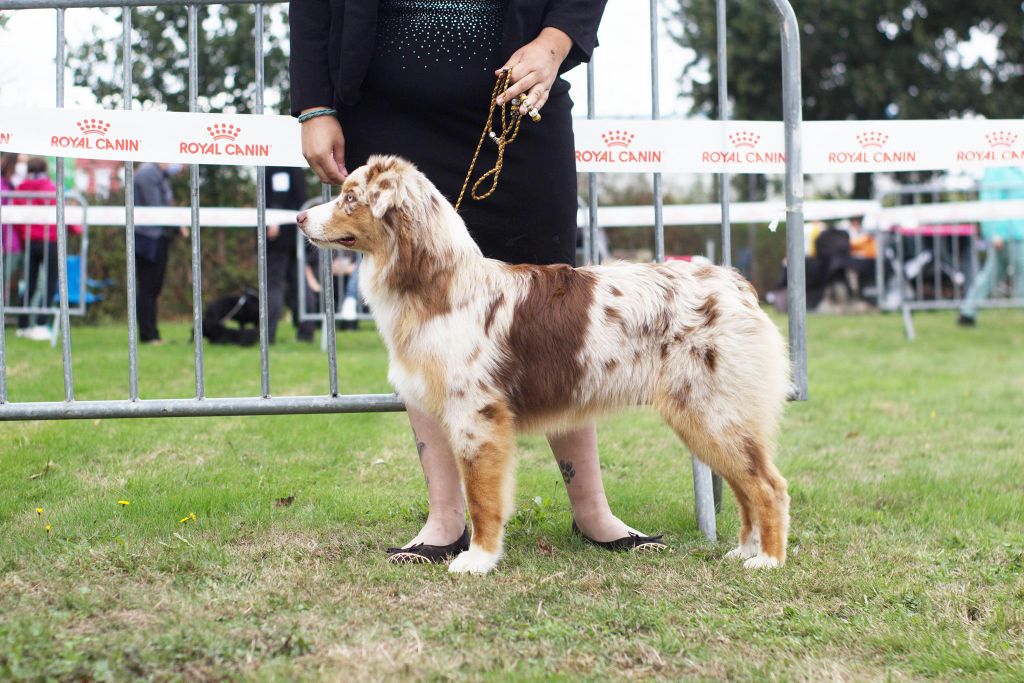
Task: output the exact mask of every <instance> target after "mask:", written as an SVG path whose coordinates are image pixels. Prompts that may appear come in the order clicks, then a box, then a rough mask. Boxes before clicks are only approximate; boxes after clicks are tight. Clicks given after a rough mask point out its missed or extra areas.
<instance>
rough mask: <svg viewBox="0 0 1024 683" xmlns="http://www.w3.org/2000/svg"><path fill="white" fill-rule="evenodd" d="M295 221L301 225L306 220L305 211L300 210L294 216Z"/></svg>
mask: <svg viewBox="0 0 1024 683" xmlns="http://www.w3.org/2000/svg"><path fill="white" fill-rule="evenodd" d="M295 222H296V223H298V224H299V225H302V224H303V223H305V222H306V212H305V211H300V212H299V215H298V216H296V217H295Z"/></svg>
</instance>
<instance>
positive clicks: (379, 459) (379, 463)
mask: <svg viewBox="0 0 1024 683" xmlns="http://www.w3.org/2000/svg"><path fill="white" fill-rule="evenodd" d="M370 464H371V465H383V464H384V459H383V458H377V459H376V460H374V461H373V462H371V463H370Z"/></svg>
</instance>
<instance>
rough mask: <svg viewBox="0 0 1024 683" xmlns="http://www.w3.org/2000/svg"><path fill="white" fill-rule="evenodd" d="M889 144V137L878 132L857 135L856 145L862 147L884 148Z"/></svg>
mask: <svg viewBox="0 0 1024 683" xmlns="http://www.w3.org/2000/svg"><path fill="white" fill-rule="evenodd" d="M887 142H889V136H888V135H886V134H885V133H882V132H879V131H869V132H867V133H860V134H858V135H857V143H858V144H859V145H860V146H861V147H863V148H867V147H884V146H885V143H887Z"/></svg>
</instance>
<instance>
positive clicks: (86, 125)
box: [75, 119, 110, 135]
mask: <svg viewBox="0 0 1024 683" xmlns="http://www.w3.org/2000/svg"><path fill="white" fill-rule="evenodd" d="M75 125H77V126H78V130H80V131H82V133H84V134H85V135H106V134H107V131H108V130H110V124H109V123H107V122H106V121H103V120H102V119H82V120H81V121H79V122H78V123H77V124H75Z"/></svg>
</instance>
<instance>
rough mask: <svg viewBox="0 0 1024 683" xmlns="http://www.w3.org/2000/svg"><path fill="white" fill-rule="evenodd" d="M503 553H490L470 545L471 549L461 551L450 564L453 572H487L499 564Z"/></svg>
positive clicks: (450, 569) (450, 570) (449, 566)
mask: <svg viewBox="0 0 1024 683" xmlns="http://www.w3.org/2000/svg"><path fill="white" fill-rule="evenodd" d="M500 559H501V553H489V552H487V551H486V550H483V549H482V548H475V547H473V546H470V548H469V550H465V551H463V552H461V553H459V556H458V557H456V558H455V559H454V560H452V561H451V563H450V564H449V565H448V571H449V572H451V573H452V574H487V573H489V572H490V571H491V570H492V569H494V568H495V567H497V566H498V560H500Z"/></svg>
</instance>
